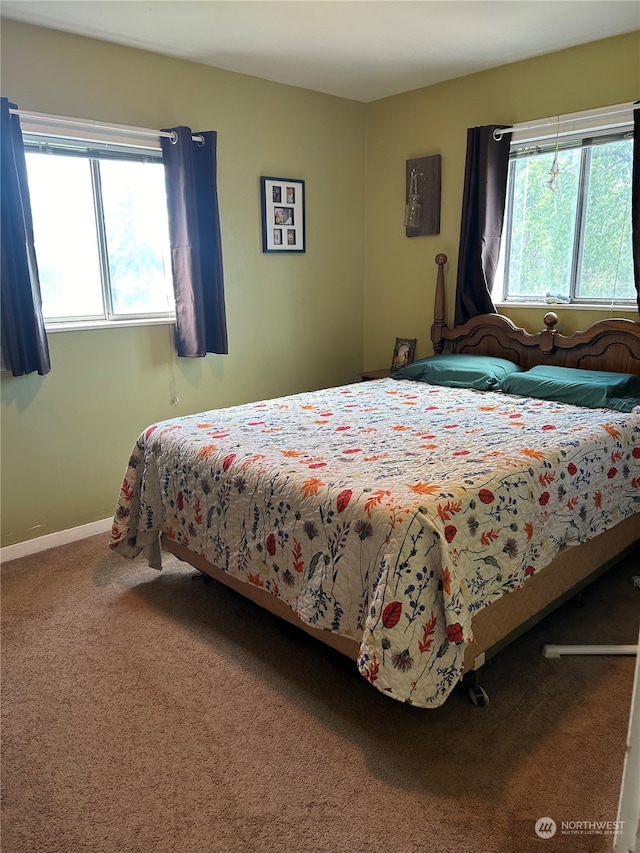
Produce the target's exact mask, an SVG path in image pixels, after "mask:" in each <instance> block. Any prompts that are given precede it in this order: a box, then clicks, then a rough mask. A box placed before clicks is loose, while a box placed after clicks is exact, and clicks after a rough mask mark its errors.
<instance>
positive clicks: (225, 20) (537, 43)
mask: <svg viewBox="0 0 640 853" xmlns="http://www.w3.org/2000/svg"><path fill="white" fill-rule="evenodd" d="M0 13H1V15H2V17H4V18H11V19H13V20H18V21H24V22H27V23H31V24H37V25H40V26H44V27H51V28H54V29H57V30H63V31H65V32H69V33H76V34H79V35H85V36H91V37H93V38H97V39H102V40H104V41H110V42H115V43H117V44H123V45H128V46H131V47H137V48H142V49H144V50H149V51H153V52H155V53H160V54H165V55H167V56H173V57H180V58H182V59H188V60H192V61H194V62H202V63H204V64H206V65H213V66H216V67H217V68H224V69H227V70H228V71H237V72H240V73H243V74H251V75H253V76H256V77H262V78H265V79H267V80H272V81H276V82H279V83H288V84H291V85H293V86H302V87H304V88H307V89H314V90H316V91H320V92H326V93H328V94H331V95H338V96H341V97H344V98H351V99H353V100H357V101H365V102H367V101H372V100H376V99H377V98H383V97H386V96H389V95H395V94H398V93H399V92H405V91H408V90H410V89H417V88H419V87H421V86H428V85H430V84H433V83H438V82H441V81H443V80H448V79H452V78H454V77H460V76H462V75H465V74H471V73H473V72H476V71H482V70H484V69H487V68H494V67H496V66H499V65H504V64H506V63H508V62H515V61H517V60H521V59H528V58H530V57H532V56H539V55H541V54H544V53H551V52H553V51H556V50H562V49H563V48H567V47H572V46H575V45H578V44H585V43H587V42H591V41H597V40H598V39H603V38H607V37H609V36H614V35H620V34H622V33H626V32H631V31H633V30H640V2H638V0H2V5H1V7H0ZM638 83H640V80H639V81H638Z"/></svg>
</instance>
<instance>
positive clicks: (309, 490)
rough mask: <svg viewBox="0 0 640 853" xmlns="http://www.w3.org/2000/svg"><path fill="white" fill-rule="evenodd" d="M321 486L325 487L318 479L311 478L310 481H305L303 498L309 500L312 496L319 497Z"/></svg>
mask: <svg viewBox="0 0 640 853" xmlns="http://www.w3.org/2000/svg"><path fill="white" fill-rule="evenodd" d="M320 486H324V483H323V482H322V480H319V479H318V478H317V477H311V478H310V479H309V480H305V481H304V483H303V484H302V496H303V497H305V498H309V497H311V496H312V495H317V494H318V489H319V488H320Z"/></svg>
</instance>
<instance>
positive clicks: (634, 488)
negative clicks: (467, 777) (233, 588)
mask: <svg viewBox="0 0 640 853" xmlns="http://www.w3.org/2000/svg"><path fill="white" fill-rule="evenodd" d="M639 511H640V417H639V416H637V415H633V414H621V413H618V412H613V411H608V410H604V409H584V408H581V407H576V406H568V405H564V404H558V403H551V402H547V401H543V400H529V399H526V398H523V397H516V396H508V395H504V394H500V393H494V392H479V391H471V390H463V389H452V388H444V387H437V386H431V385H426V384H423V383H419V382H413V381H410V380H393V379H388V380H378V381H376V382H363V383H358V384H355V385H347V386H343V387H340V388H334V389H328V390H323V391H317V392H312V393H304V394H298V395H295V396H289V397H283V398H279V399H274V400H265V401H261V402H257V403H251V404H247V405H243V406H236V407H233V408H228V409H219V410H213V411H209V412H204V413H200V414H197V415H192V416H188V417H183V418H178V419H175V420H171V421H165V422H163V423H158V424H154V425H152V426H150V427H149V428H148V429H146V430H145V431H144V433H143V434H142V435H141V436H140V437H139V439H138V441H137V442H136V444H135V447H134V448H133V452H132V455H131V458H130V461H129V465H128V467H127V470H126V474H125V477H124V482H123V485H122V489H121V492H120V497H119V499H118V503H117V507H116V512H115V518H114V523H113V530H112V537H111V542H110V545H111V547H112V548H114V549H115V550H116V551H117V552H119V553H120V554H122V555H123V556H125V557H134V556H136V555H137V554H139V553H140V551H141V550H142V549H143V548H144V547H145V546H147V545H149V543H150V542H152V541H154V540H157V537H158V536H159V534H160V532H165V533H166V534H167V535H168V536H169V537H171V538H173V539H175V540H176V541H177V542H179V543H181V544H183V545H185V546H187V547H188V548H189V549H190V550H192V551H194V552H196V553H198V554H201V555H203V556H204V557H205V558H206V559H207V560H209V561H210V562H212V563H214V564H216V565H217V566H218V567H220V568H221V569H223V570H224V571H226V572H229V573H230V574H232V575H234V576H235V577H237V578H239V579H241V580H242V581H244V582H246V583H248V584H255V585H257V586H260V587H262V588H263V589H265V590H267V591H268V592H270V593H271V594H272V595H274V596H277V597H278V598H281V599H282V600H283V601H285V602H286V603H287V604H288V605H289V606H290V607H291V608H292V610H293V611H294V612H295V613H296V614H297V615H298V617H299V618H300V619H301V620H303V621H304V622H306V623H308V624H309V625H313V626H315V627H316V628H320V629H324V630H327V631H333V632H335V633H338V634H342V635H344V636H347V637H351V638H354V639H356V640H357V641H358V642H359V643H360V655H359V659H358V668H359V670H360V672H361V673H362V675H363V676H364V677H365V678H367V679H368V680H369V681H370V682H371V684H373V685H374V686H375V687H376V688H377V689H379V690H381V691H384V692H385V693H387V694H388V695H390V696H392V697H394V698H395V699H398V700H400V701H403V702H410V703H413V704H415V705H418V706H421V707H436V706H438V705H441V704H442V703H443V702H444V700H445V699H446V697H447V695H448V694H449V693H450V691H451V690H452V688H453V687H454V685H455V684H456V683H457V682H458V681H459V679H460V677H461V673H462V661H463V655H464V649H465V646H466V645H467V644H468V643H470V642H472V641H473V633H472V625H471V619H472V617H473V615H474V613H475V612H476V611H477V610H479V609H480V608H482V607H484V606H486V605H487V604H489V603H491V602H492V601H494V600H496V599H497V598H499V597H500V596H502V595H504V594H505V593H508V592H510V591H511V590H514V589H517V588H518V587H520V586H521V585H522V584H524V583H525V582H526V580H527V578H529V577H530V576H531V575H533V574H535V572H537V571H539V570H540V569H541V568H544V567H545V566H546V565H548V564H549V563H550V562H551V560H552V559H553V557H554V556H555V554H556V553H557V552H558V550H559V549H560V547H561V546H562V545H564V544H577V543H580V542H583V541H585V540H587V539H589V538H592V537H594V536H596V535H597V534H599V533H601V532H602V531H604V530H605V529H607V528H609V527H612V526H614V525H615V524H617V523H618V522H620V521H621V520H623V519H624V518H626V517H627V516H629V515H631V514H634V513H638V512H639ZM639 522H640V516H639Z"/></svg>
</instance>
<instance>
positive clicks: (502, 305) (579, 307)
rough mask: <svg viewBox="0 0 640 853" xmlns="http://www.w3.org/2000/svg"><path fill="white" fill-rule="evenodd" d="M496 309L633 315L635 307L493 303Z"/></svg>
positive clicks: (558, 303)
mask: <svg viewBox="0 0 640 853" xmlns="http://www.w3.org/2000/svg"><path fill="white" fill-rule="evenodd" d="M493 304H494V305H495V306H496V308H500V309H503V308H546V310H547V311H557V310H558V308H563V309H569V310H573V311H600V313H603V312H605V311H609V312H611V311H628V312H630V313H632V314H633V313H634V312H635V311H637V307H636V306H634V305H633V304H620V303H614V304H613V305H612V304H611V303H608V304H607V305H593V304H589V303H583V302H512V301H509V302H494V303H493Z"/></svg>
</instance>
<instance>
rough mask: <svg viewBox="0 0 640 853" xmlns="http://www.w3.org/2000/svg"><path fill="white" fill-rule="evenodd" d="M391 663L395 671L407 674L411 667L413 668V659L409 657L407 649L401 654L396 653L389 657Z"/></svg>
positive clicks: (409, 653)
mask: <svg viewBox="0 0 640 853" xmlns="http://www.w3.org/2000/svg"><path fill="white" fill-rule="evenodd" d="M391 663H392V664H393V666H394V667H395V669H399V670H400V672H409V670H410V669H411V667H412V666H413V658H412V657H411V652H410V651H409V649H404V650H403V651H401V652H396V653H395V654H394V655H392V656H391Z"/></svg>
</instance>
